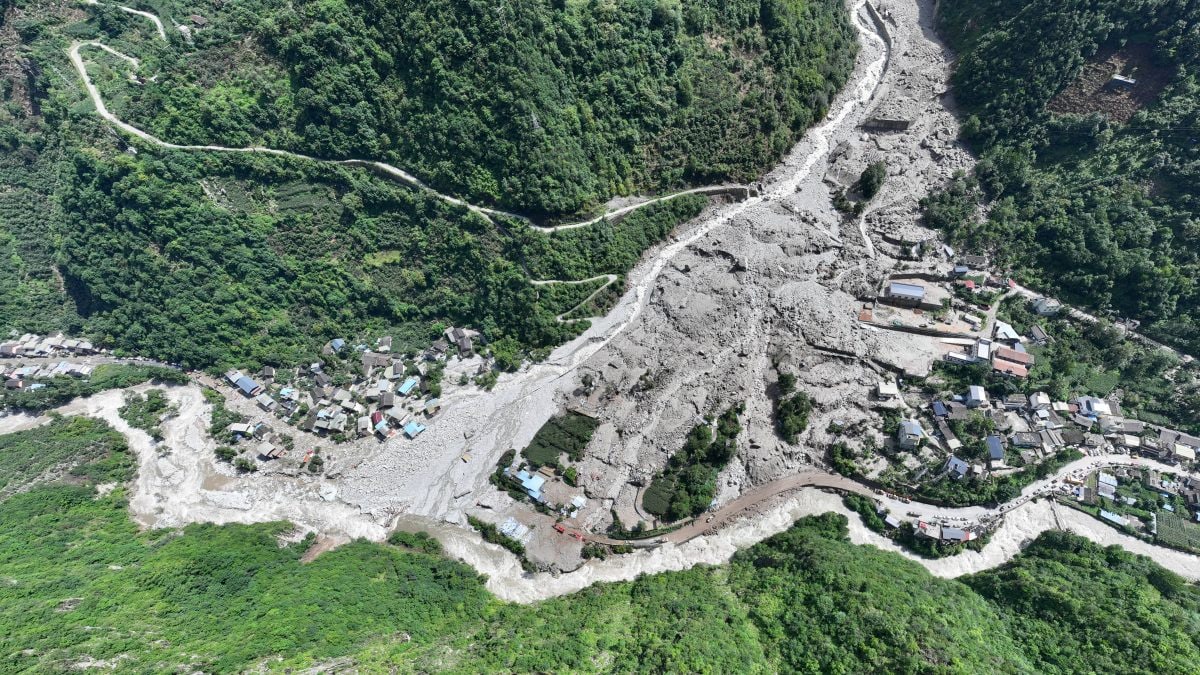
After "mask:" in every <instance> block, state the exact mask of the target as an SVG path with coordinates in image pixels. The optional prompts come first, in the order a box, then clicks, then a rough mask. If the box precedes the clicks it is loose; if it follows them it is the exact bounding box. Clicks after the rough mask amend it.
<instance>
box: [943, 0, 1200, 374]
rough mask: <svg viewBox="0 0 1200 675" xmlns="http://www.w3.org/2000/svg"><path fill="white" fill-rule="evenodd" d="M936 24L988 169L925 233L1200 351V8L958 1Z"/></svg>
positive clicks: (1147, 0)
mask: <svg viewBox="0 0 1200 675" xmlns="http://www.w3.org/2000/svg"><path fill="white" fill-rule="evenodd" d="M938 23H939V27H940V29H941V31H942V32H943V34H944V35H945V36H946V37H947V38H948V39H949V41H950V42H951V44H952V46H953V47H954V48H955V49H956V50H958V51H959V52H960V57H961V59H960V62H959V65H958V68H957V72H956V74H955V78H954V85H955V86H954V93H955V95H956V96H957V98H958V100H959V101H960V102H961V103H962V104H963V107H964V110H963V114H964V116H965V123H964V132H965V134H966V137H967V139H968V140H969V141H970V143H971V144H972V145H973V146H975V149H976V150H978V151H979V152H980V153H981V159H980V163H979V165H978V167H977V169H976V175H975V176H974V177H966V178H964V179H962V180H961V181H959V184H958V185H956V186H954V187H953V189H952V190H951V191H949V192H948V193H946V194H944V195H940V196H938V197H935V198H934V199H933V200H931V202H930V206H931V208H930V209H929V216H930V222H931V223H932V224H934V225H935V226H939V227H943V228H945V229H946V230H947V232H948V233H949V235H950V237H951V239H952V240H953V241H954V242H956V243H958V244H961V245H963V246H965V247H967V248H970V249H980V250H987V251H988V252H990V253H992V255H993V257H994V260H995V262H996V263H997V265H998V266H1000V267H1008V268H1011V269H1013V270H1014V271H1015V272H1016V273H1017V274H1018V276H1020V277H1022V278H1024V279H1026V280H1028V281H1029V282H1031V283H1032V284H1034V285H1035V286H1038V287H1041V288H1044V289H1046V290H1049V291H1052V292H1059V293H1061V294H1062V295H1063V296H1065V297H1066V298H1067V299H1070V300H1072V301H1073V302H1076V303H1079V304H1082V305H1086V306H1092V307H1097V308H1101V309H1111V310H1113V311H1115V312H1116V313H1118V314H1120V315H1121V316H1127V317H1133V318H1137V319H1141V320H1142V321H1144V322H1146V324H1147V325H1146V326H1145V328H1146V329H1147V330H1148V332H1150V333H1151V334H1152V335H1155V336H1157V337H1159V338H1161V339H1163V340H1166V341H1169V342H1172V343H1174V344H1177V345H1180V346H1183V347H1185V348H1187V349H1189V350H1191V351H1193V352H1194V351H1197V350H1200V288H1198V287H1197V285H1196V279H1197V276H1198V274H1200V192H1198V191H1197V185H1200V82H1198V81H1197V77H1198V74H1200V72H1198V69H1200V5H1198V4H1197V3H1195V2H1189V1H1188V0H1137V1H1130V0H1071V1H1069V2H1063V1H1062V0H952V1H950V0H948V1H946V2H942V3H941V11H940V16H939V22H938ZM1118 74H1119V75H1121V76H1122V78H1123V79H1114V78H1113V75H1118ZM980 201H984V202H987V203H988V205H989V211H988V214H987V216H986V219H985V220H984V221H982V222H977V220H976V217H975V210H974V208H972V207H973V206H974V205H975V203H976V202H980Z"/></svg>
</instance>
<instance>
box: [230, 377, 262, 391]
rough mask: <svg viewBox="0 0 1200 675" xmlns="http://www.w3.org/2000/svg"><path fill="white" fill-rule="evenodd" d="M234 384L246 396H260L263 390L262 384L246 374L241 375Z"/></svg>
mask: <svg viewBox="0 0 1200 675" xmlns="http://www.w3.org/2000/svg"><path fill="white" fill-rule="evenodd" d="M234 385H235V386H236V387H237V388H238V389H240V390H241V392H242V393H243V394H245V395H246V396H258V395H259V394H261V393H262V390H263V388H262V385H260V384H259V383H257V382H255V381H254V380H252V379H250V378H248V377H246V376H245V375H242V376H241V377H239V378H238V379H237V382H235V383H234Z"/></svg>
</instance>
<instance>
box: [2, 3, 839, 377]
mask: <svg viewBox="0 0 1200 675" xmlns="http://www.w3.org/2000/svg"><path fill="white" fill-rule="evenodd" d="M5 6H6V7H8V9H7V10H6V11H5V12H4V16H5V20H4V23H3V24H2V25H0V56H2V58H0V64H2V65H0V185H3V186H4V189H0V329H3V330H5V331H7V330H10V329H15V330H18V331H38V332H43V333H49V332H55V331H66V332H68V333H72V334H86V335H88V336H90V337H93V338H94V339H96V340H97V341H99V342H100V343H102V344H104V345H106V346H110V347H115V348H117V349H119V350H124V351H127V352H135V353H139V354H144V355H148V356H153V357H156V358H159V359H162V360H166V361H171V362H176V363H180V364H182V365H184V366H187V367H203V368H212V369H214V370H215V369H219V368H222V367H228V366H249V367H254V366H256V365H259V364H272V365H280V364H290V363H296V362H303V361H306V360H309V359H310V358H311V357H313V356H314V355H315V352H316V351H317V349H318V348H319V346H320V345H321V344H323V343H324V342H325V341H327V340H329V339H331V338H333V337H346V338H351V339H356V338H362V339H370V338H373V337H375V336H378V335H382V334H392V335H394V336H395V337H396V340H397V342H396V349H397V350H398V351H402V350H403V351H413V350H417V349H421V348H423V347H424V346H426V345H427V344H428V343H429V341H430V340H432V339H434V338H435V337H436V336H437V335H438V334H439V333H440V332H441V330H442V329H443V328H444V327H445V326H448V325H466V326H470V327H474V328H477V329H479V330H480V331H482V333H483V335H484V337H485V338H487V340H488V341H489V342H490V343H492V344H501V345H505V346H506V348H508V347H512V346H513V345H515V346H516V353H515V354H508V352H512V351H514V350H513V349H508V350H507V351H506V355H508V356H509V357H511V358H507V361H506V367H512V366H513V365H518V364H519V363H520V357H521V356H525V355H529V356H533V357H534V358H536V357H537V356H538V355H540V354H543V353H545V351H546V350H548V349H549V348H551V347H553V346H555V345H557V344H559V343H561V342H562V341H564V340H566V339H569V338H570V337H573V336H574V335H576V334H577V333H578V332H579V331H582V330H584V329H585V328H586V327H587V323H586V322H583V323H561V322H559V321H557V320H556V316H557V315H559V314H560V313H562V312H564V311H566V310H568V309H570V308H571V307H573V306H574V305H575V304H577V303H578V302H579V300H580V299H582V298H583V297H584V296H585V295H586V294H587V293H588V292H590V291H591V290H593V288H589V287H588V286H586V285H577V286H544V287H534V286H532V285H530V284H529V283H528V281H529V280H530V279H562V280H579V279H585V278H590V277H593V276H596V275H600V274H617V275H618V276H620V277H622V279H623V277H624V275H625V274H626V273H627V272H628V271H629V269H630V268H631V267H632V266H633V265H634V264H635V263H636V262H637V260H638V259H639V257H640V256H641V254H642V253H643V252H644V251H645V250H646V249H647V248H648V247H650V246H652V245H653V244H654V243H656V242H657V241H660V240H661V239H662V238H663V237H665V236H666V235H667V233H669V232H670V231H671V230H672V229H673V228H674V227H676V226H677V225H678V224H679V223H680V222H682V221H686V220H688V219H690V218H693V217H695V216H696V215H698V214H699V213H700V211H701V209H702V208H703V207H704V205H705V204H706V200H705V199H704V198H701V197H694V196H690V197H684V198H679V199H675V200H671V201H669V202H665V203H662V204H660V205H657V206H654V207H651V208H647V209H644V210H642V211H639V212H637V213H636V214H634V215H632V216H630V217H627V218H625V219H624V220H622V221H621V222H620V223H617V224H613V223H601V224H599V225H597V226H594V227H588V228H582V229H578V230H571V231H568V232H560V233H558V234H555V235H552V236H546V235H544V234H541V233H538V232H536V231H534V230H533V229H532V228H530V227H529V226H528V225H527V224H526V223H525V222H523V221H520V220H515V219H511V220H510V219H507V218H497V219H495V222H488V220H486V219H483V218H480V217H479V216H477V215H475V214H472V213H470V212H468V211H467V210H465V209H463V208H461V207H457V206H454V205H451V204H448V203H446V202H443V201H440V200H438V199H435V198H433V197H431V196H430V195H429V194H427V193H423V192H420V191H414V190H412V189H409V188H407V187H405V186H403V185H400V184H398V183H395V182H393V181H391V180H389V179H387V178H384V177H381V176H378V175H375V174H373V173H370V172H368V171H367V170H363V169H351V168H348V167H340V166H334V165H329V164H319V163H314V162H304V161H298V160H289V159H284V158H279V157H269V156H243V155H227V154H219V153H186V152H172V151H163V150H160V149H157V148H155V147H152V146H149V145H146V144H143V143H134V142H131V141H130V139H128V138H125V137H123V136H121V135H120V134H119V133H118V132H116V131H114V130H113V129H111V128H110V127H109V126H107V125H106V124H105V123H103V122H102V121H101V120H100V119H99V118H98V117H97V116H96V114H95V112H94V110H93V109H92V106H91V105H90V104H88V103H87V101H86V98H85V96H84V92H83V90H82V86H81V83H80V82H78V81H77V79H76V78H74V77H71V74H72V72H73V70H72V67H71V65H70V64H69V63H68V61H67V59H66V54H65V51H66V47H67V46H68V44H69V43H70V41H72V40H78V39H99V40H103V41H104V42H105V43H106V44H111V45H113V46H114V47H115V48H118V49H120V50H122V51H125V52H127V53H129V54H133V55H136V56H138V57H139V58H140V59H141V64H142V65H141V68H140V70H139V72H138V73H137V75H138V76H139V77H138V81H137V82H136V83H134V82H130V80H129V72H128V64H125V63H124V62H122V61H120V60H118V59H115V58H113V57H112V56H111V55H109V54H106V53H104V52H102V51H100V50H94V49H93V50H89V51H87V52H86V54H85V56H86V58H87V60H88V68H89V71H90V73H91V76H92V78H93V79H94V80H95V81H96V83H97V85H98V86H99V87H100V88H101V90H102V91H103V92H104V95H105V97H106V99H108V100H109V102H110V107H111V108H112V109H113V110H115V111H117V112H118V113H120V114H121V115H123V116H125V117H128V118H129V119H131V120H132V121H134V122H135V123H136V124H137V125H139V126H143V127H146V128H149V129H150V130H152V131H154V132H155V133H157V134H159V135H160V136H162V137H163V138H165V139H167V140H170V141H174V142H190V141H204V142H214V143H225V144H229V145H243V144H249V143H255V142H262V143H265V144H269V145H272V146H275V147H285V148H291V149H295V150H298V151H301V152H305V153H310V154H314V155H318V156H323V157H330V158H337V157H346V156H362V157H367V158H371V159H383V160H390V161H392V162H393V163H395V164H397V165H399V166H402V167H404V168H407V169H410V170H412V171H413V172H414V173H416V174H418V175H419V176H420V177H421V178H423V179H425V180H427V181H428V182H430V183H432V184H433V185H435V186H437V187H439V188H441V189H443V190H445V191H448V192H451V193H454V194H458V195H461V196H464V197H468V198H470V199H473V200H477V201H482V202H492V203H496V204H500V205H504V206H506V207H510V208H513V209H517V210H520V211H522V212H524V213H528V214H531V215H534V216H538V215H542V216H546V215H552V214H565V213H569V212H575V211H579V210H586V209H590V208H592V207H595V206H597V205H598V204H600V203H601V202H603V201H605V200H606V199H608V198H609V197H611V196H614V195H618V194H628V193H630V192H633V191H635V190H660V189H670V188H673V187H679V186H682V185H685V184H688V183H689V182H708V181H715V180H720V179H723V178H737V179H741V178H749V177H751V176H753V175H755V173H756V172H757V171H759V170H761V169H762V168H763V167H765V166H767V165H768V164H770V162H772V161H773V160H774V159H775V158H776V157H777V156H778V155H779V154H780V153H781V152H782V151H783V150H784V149H785V148H786V147H788V145H789V144H790V143H791V141H792V140H793V139H794V137H795V135H796V134H797V133H799V132H800V131H802V130H803V128H804V127H805V126H806V125H808V124H809V123H811V122H812V121H813V120H814V119H816V118H817V117H818V116H820V115H822V114H823V113H824V109H825V106H826V105H827V102H828V100H829V97H830V96H831V95H832V93H833V92H834V91H835V90H836V89H837V87H839V86H840V85H841V83H842V82H843V81H844V79H845V77H846V75H847V72H848V69H849V68H850V65H851V64H852V61H853V56H854V51H855V44H856V43H855V41H854V39H853V31H852V30H851V29H850V28H849V23H848V20H847V16H846V13H845V11H844V10H843V9H842V6H841V3H840V2H835V1H834V0H813V1H812V2H799V1H797V0H777V1H772V2H757V1H756V2H737V3H716V2H695V3H686V4H679V3H673V2H670V1H668V0H663V1H661V2H619V3H609V4H598V3H591V4H588V3H561V2H559V3H543V2H535V1H533V0H521V1H519V2H512V3H505V4H504V5H503V6H502V7H501V8H500V11H495V8H493V7H491V6H490V5H488V6H485V3H480V2H471V1H462V2H449V1H447V2H438V3H434V4H432V5H430V4H429V3H422V4H421V5H420V7H418V6H416V5H414V4H413V3H406V2H400V3H397V2H388V3H380V2H372V1H368V0H355V1H353V2H346V3H323V2H322V3H318V2H299V3H283V2H272V1H268V0H257V1H251V2H236V3H235V2H225V3H220V2H211V3H209V2H202V3H192V4H187V3H180V2H174V1H170V0H164V1H163V2H156V3H152V4H151V5H149V6H147V7H145V9H150V10H153V11H155V12H158V13H160V14H161V15H162V16H163V18H164V21H165V23H166V26H167V27H168V29H170V30H168V31H167V33H168V38H169V39H168V41H167V42H166V43H164V42H163V41H162V40H160V39H158V38H157V37H156V35H155V33H154V31H153V25H152V24H150V23H149V22H148V21H147V20H146V19H144V18H142V17H138V16H134V15H130V14H128V13H126V12H122V11H120V10H119V9H118V8H117V7H115V6H112V5H107V4H106V5H93V6H89V7H87V8H80V7H78V6H74V5H70V6H68V5H66V4H51V3H38V2H31V1H30V0H13V1H12V2H8V3H6V5H5ZM193 14H194V15H196V16H199V17H202V18H201V19H199V20H196V19H193V18H191V17H192V15H193ZM177 24H182V25H184V26H185V27H187V28H189V30H190V33H188V34H186V35H185V33H184V32H183V31H179V30H177V29H173V27H174V26H175V25H177ZM621 288H622V284H621V283H618V284H616V285H614V287H613V290H612V291H609V292H606V293H605V294H603V296H602V297H601V298H599V299H598V300H597V301H596V303H594V304H592V305H591V306H589V307H584V308H581V309H580V310H579V311H578V312H577V313H573V314H572V317H580V318H583V317H584V316H585V315H586V313H587V312H588V311H601V310H603V308H604V307H606V306H607V305H609V304H611V302H612V301H613V299H614V297H615V294H617V293H619V292H620V290H621Z"/></svg>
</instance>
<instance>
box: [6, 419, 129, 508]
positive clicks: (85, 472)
mask: <svg viewBox="0 0 1200 675" xmlns="http://www.w3.org/2000/svg"><path fill="white" fill-rule="evenodd" d="M134 466H135V462H134V459H133V457H132V456H131V455H130V454H129V446H128V444H127V443H126V442H125V437H124V436H122V435H121V434H118V433H117V432H115V431H113V430H112V429H111V428H110V427H109V426H108V425H107V424H105V423H104V422H102V421H100V420H95V419H92V418H90V417H55V418H54V419H53V420H52V421H51V422H50V423H49V424H47V425H45V426H41V427H37V428H35V429H30V430H28V431H18V432H15V433H11V434H4V435H0V498H3V497H8V496H9V495H11V494H13V493H14V492H15V491H17V490H20V489H23V488H27V487H29V486H31V485H36V484H41V483H45V482H48V481H54V480H60V479H61V480H65V481H67V482H79V481H83V480H86V481H92V482H96V483H109V482H122V481H125V480H128V479H129V478H130V477H131V476H132V475H133V471H134Z"/></svg>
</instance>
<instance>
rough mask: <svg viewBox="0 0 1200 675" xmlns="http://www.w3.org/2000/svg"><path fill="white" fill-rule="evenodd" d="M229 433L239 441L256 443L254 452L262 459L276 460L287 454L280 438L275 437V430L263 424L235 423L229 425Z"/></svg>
mask: <svg viewBox="0 0 1200 675" xmlns="http://www.w3.org/2000/svg"><path fill="white" fill-rule="evenodd" d="M229 431H230V433H232V434H233V436H234V438H235V439H237V440H239V441H241V440H251V439H253V440H254V441H257V443H258V444H257V445H256V446H255V448H254V452H255V453H256V454H257V455H258V456H259V457H262V458H263V459H278V458H280V457H282V456H283V455H284V453H285V452H287V449H286V448H285V447H284V446H283V444H282V440H283V439H282V437H281V436H277V435H276V434H275V430H274V429H272V428H271V427H270V426H269V425H268V424H266V423H265V422H256V423H253V424H250V423H243V422H237V423H234V424H230V425H229Z"/></svg>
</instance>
